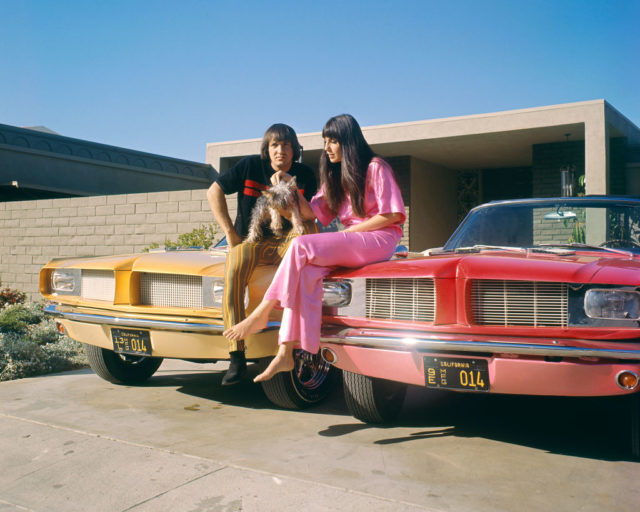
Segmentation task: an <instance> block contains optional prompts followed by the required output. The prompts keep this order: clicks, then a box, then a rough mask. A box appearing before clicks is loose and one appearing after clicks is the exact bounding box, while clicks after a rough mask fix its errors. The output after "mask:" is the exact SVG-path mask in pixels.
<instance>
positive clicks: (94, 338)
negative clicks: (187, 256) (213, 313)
mask: <svg viewBox="0 0 640 512" xmlns="http://www.w3.org/2000/svg"><path fill="white" fill-rule="evenodd" d="M44 311H45V313H46V314H49V315H52V316H54V317H56V319H57V320H58V322H60V323H61V324H62V325H63V326H64V328H65V330H66V332H67V334H68V335H69V336H70V337H71V338H73V339H74V340H76V341H79V342H81V343H86V344H88V345H95V346H98V347H101V348H106V349H110V350H113V342H112V340H111V328H112V327H118V328H131V329H142V330H147V331H149V336H150V339H151V348H152V356H155V357H166V358H174V359H228V358H229V344H228V341H227V339H226V338H225V337H224V336H222V333H223V331H224V326H223V324H222V323H221V322H220V321H219V320H215V319H212V320H211V322H210V323H207V322H204V321H202V320H204V319H201V321H198V320H195V319H191V318H182V319H180V320H168V319H166V318H163V319H154V318H141V317H133V316H128V315H124V314H123V315H121V316H116V315H113V314H110V313H107V312H102V311H100V312H99V311H84V310H79V309H78V308H72V307H70V306H63V305H59V304H49V305H47V306H45V308H44ZM279 326H280V323H279V322H269V325H268V326H267V328H266V329H265V330H263V331H261V332H259V333H256V334H254V335H252V336H249V337H248V338H247V340H245V342H246V346H247V350H246V354H247V357H248V358H250V359H254V358H260V357H268V356H273V355H275V353H276V352H277V349H278V338H277V329H278V328H279Z"/></svg>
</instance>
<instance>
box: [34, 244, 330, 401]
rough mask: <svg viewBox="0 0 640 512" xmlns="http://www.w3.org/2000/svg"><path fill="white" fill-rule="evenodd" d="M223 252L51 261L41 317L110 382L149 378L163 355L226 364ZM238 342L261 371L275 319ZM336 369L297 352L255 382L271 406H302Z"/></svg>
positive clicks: (258, 280) (255, 286) (252, 295)
mask: <svg viewBox="0 0 640 512" xmlns="http://www.w3.org/2000/svg"><path fill="white" fill-rule="evenodd" d="M225 258H226V250H225V249H219V248H214V249H212V250H209V251H207V250H162V251H153V252H150V253H144V254H136V255H123V256H104V257H90V258H68V259H56V260H52V261H50V262H49V263H47V264H46V265H45V266H44V267H43V268H42V270H41V271H40V292H41V293H42V295H43V296H44V298H45V299H48V300H49V301H50V304H49V305H48V306H47V307H46V308H45V311H46V312H47V313H49V314H51V315H54V316H56V317H57V321H58V323H59V324H60V325H61V326H62V327H63V328H64V331H65V332H66V333H67V334H68V335H69V336H70V337H71V338H73V339H75V340H77V341H79V342H81V343H84V344H85V351H86V354H87V358H88V360H89V364H90V365H91V368H92V369H93V371H94V372H95V373H96V374H97V375H99V376H100V377H102V378H103V379H105V380H108V381H110V382H114V383H118V384H139V383H142V382H144V381H146V380H147V379H148V378H150V377H151V376H152V375H153V374H154V372H155V371H156V370H157V369H158V367H159V366H160V364H161V363H162V360H163V358H173V359H185V360H189V361H196V362H203V363H207V362H216V361H218V360H228V359H229V352H228V343H227V340H226V339H225V338H224V337H223V336H222V332H223V330H224V328H223V322H222V309H221V308H222V292H223V284H224V283H223V275H224V262H225ZM274 271H275V267H272V266H260V267H258V268H257V269H256V271H255V272H254V275H253V278H252V280H251V282H250V283H249V287H248V289H247V293H246V297H245V304H246V305H247V307H248V311H251V310H252V309H253V308H255V307H256V306H257V305H258V303H259V302H260V300H261V299H262V296H263V295H264V291H265V290H266V288H267V286H268V285H269V283H270V282H271V278H272V277H273V273H274ZM276 314H277V315H278V316H274V317H273V318H272V321H271V322H270V323H269V326H268V327H267V329H265V330H264V331H262V332H259V333H256V334H254V335H252V336H250V337H249V338H248V339H247V340H245V342H246V347H247V352H246V356H247V359H248V360H253V361H257V362H258V363H260V364H262V365H264V364H266V363H268V361H269V358H270V357H272V356H273V355H275V353H276V352H277V346H278V340H277V328H278V327H279V313H276ZM336 371H337V370H335V369H332V367H331V366H330V365H329V364H328V363H326V362H324V361H323V360H322V358H321V357H320V356H317V355H315V356H314V355H311V354H309V353H307V352H304V351H297V352H296V366H295V369H294V370H293V371H292V372H289V373H281V374H279V375H277V376H276V377H275V378H273V379H271V380H270V381H267V382H264V383H262V388H263V390H264V392H265V394H266V395H267V397H268V398H269V399H270V400H271V401H272V402H273V403H274V404H276V405H278V406H280V407H285V408H290V409H297V408H303V407H306V406H309V405H312V404H314V403H317V402H319V401H320V400H322V399H323V398H324V397H325V396H326V395H327V394H328V392H329V391H330V389H331V387H332V383H333V381H334V379H333V376H334V374H335V373H336Z"/></svg>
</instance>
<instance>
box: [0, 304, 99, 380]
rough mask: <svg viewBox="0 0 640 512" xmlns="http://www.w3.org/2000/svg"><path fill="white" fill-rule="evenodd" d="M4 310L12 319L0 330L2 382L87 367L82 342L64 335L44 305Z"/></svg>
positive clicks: (0, 373) (21, 306) (6, 315)
mask: <svg viewBox="0 0 640 512" xmlns="http://www.w3.org/2000/svg"><path fill="white" fill-rule="evenodd" d="M7 311H9V313H8V314H7V313H6V312H7ZM2 313H3V314H4V318H5V319H7V318H9V319H11V320H12V321H11V322H6V323H5V324H4V329H3V330H2V331H1V332H0V381H3V380H11V379H19V378H22V377H30V376H35V375H42V374H45V373H52V372H61V371H66V370H74V369H77V368H84V367H86V366H87V360H86V357H85V355H84V350H83V347H82V344H81V343H78V342H77V341H74V340H72V339H71V338H68V337H67V336H64V335H62V334H60V333H59V332H58V330H57V328H56V324H55V320H53V319H52V318H48V317H46V316H45V315H44V312H43V306H42V304H40V303H31V304H28V305H26V306H23V305H18V306H9V307H8V308H6V309H5V310H4V311H3V312H2Z"/></svg>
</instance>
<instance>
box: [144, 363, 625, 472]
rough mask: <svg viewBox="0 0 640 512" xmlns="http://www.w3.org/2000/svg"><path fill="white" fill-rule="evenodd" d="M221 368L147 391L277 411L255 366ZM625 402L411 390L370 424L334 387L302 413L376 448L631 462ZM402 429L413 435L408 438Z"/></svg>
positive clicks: (158, 379) (168, 378)
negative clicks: (370, 434) (389, 416)
mask: <svg viewBox="0 0 640 512" xmlns="http://www.w3.org/2000/svg"><path fill="white" fill-rule="evenodd" d="M225 370H226V369H223V370H219V369H217V368H216V369H213V368H212V367H211V366H210V365H202V369H196V370H194V371H189V372H188V373H175V372H166V373H163V372H162V370H160V371H159V372H158V373H156V374H155V375H154V376H153V377H152V378H151V379H150V380H149V381H148V382H147V383H146V384H145V386H150V387H164V386H166V387H172V388H175V387H176V386H177V388H178V389H177V390H178V392H180V393H184V394H186V395H189V396H193V397H198V398H200V399H202V400H209V401H214V402H218V403H222V404H225V405H232V406H237V407H247V408H252V409H277V406H275V405H273V404H272V403H271V402H270V401H269V400H268V399H267V398H266V396H265V395H264V393H263V391H262V388H261V386H260V385H259V384H254V383H253V382H252V379H253V377H254V376H255V375H256V374H257V373H258V370H257V365H250V366H249V371H248V376H247V379H246V380H245V381H244V382H242V383H240V384H237V385H235V386H231V387H223V386H221V381H222V377H223V375H224V372H225ZM629 398H630V397H602V398H565V397H533V396H515V395H490V394H480V393H455V392H447V391H436V390H427V389H424V388H420V387H414V386H410V387H409V391H408V393H407V397H406V399H405V403H404V406H403V409H402V412H401V414H400V416H399V417H398V418H397V419H396V420H395V421H393V422H390V423H388V424H385V425H369V424H365V423H362V422H360V421H358V420H356V419H354V418H352V417H351V415H350V413H349V411H348V409H347V407H346V405H345V402H344V397H343V393H342V385H341V383H339V384H338V386H336V389H335V390H334V391H333V392H332V393H330V395H329V396H328V398H327V399H326V400H325V401H324V402H322V403H320V404H318V405H316V406H314V407H311V408H309V409H305V410H303V411H300V413H302V414H304V413H306V414H325V415H334V416H335V415H339V416H344V417H345V420H346V421H345V423H339V424H333V425H328V426H327V427H326V428H325V429H323V430H321V431H319V432H318V434H319V435H321V436H325V437H339V436H345V435H349V434H352V433H354V432H358V431H361V430H364V429H375V430H378V431H379V432H380V434H381V436H380V438H379V439H378V440H376V441H375V443H376V444H379V445H390V444H397V443H411V442H415V441H419V440H428V439H429V438H434V437H442V436H456V437H481V438H486V439H491V440H495V441H500V442H504V443H510V444H516V445H521V446H528V447H531V448H535V449H539V450H545V451H548V452H550V453H557V454H562V455H568V456H574V457H581V458H590V459H600V460H609V461H632V460H633V459H632V458H631V455H630V436H631V434H630V428H631V427H630V422H631V408H630V400H629ZM347 418H348V420H347ZM398 427H401V428H402V435H396V434H399V432H400V429H399V428H398ZM407 428H410V429H415V432H411V433H410V434H409V435H407V434H406V429H407Z"/></svg>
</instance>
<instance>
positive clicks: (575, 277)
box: [331, 251, 640, 285]
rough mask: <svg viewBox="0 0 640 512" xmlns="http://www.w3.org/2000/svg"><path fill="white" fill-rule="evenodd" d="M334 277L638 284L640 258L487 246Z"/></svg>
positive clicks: (373, 267) (387, 262)
mask: <svg viewBox="0 0 640 512" xmlns="http://www.w3.org/2000/svg"><path fill="white" fill-rule="evenodd" d="M331 277H336V278H341V277H342V278H355V277H371V278H389V277H434V278H449V279H454V278H460V279H503V280H514V281H532V280H536V281H549V282H570V283H571V282H573V283H602V284H627V285H629V284H632V285H640V258H638V257H633V258H631V257H629V256H625V255H617V254H610V253H608V254H606V255H603V254H594V253H577V252H576V253H572V254H568V255H562V256H560V255H557V254H549V253H537V252H531V251H529V252H525V251H523V252H521V253H514V252H505V251H484V252H479V253H473V254H452V255H438V256H425V257H419V258H411V259H396V260H391V261H386V262H381V263H375V264H372V265H368V266H366V267H363V268H361V269H357V270H346V269H341V270H339V271H336V272H334V273H333V274H332V275H331Z"/></svg>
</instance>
